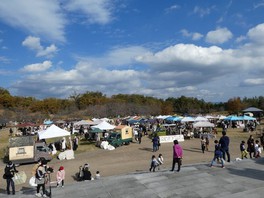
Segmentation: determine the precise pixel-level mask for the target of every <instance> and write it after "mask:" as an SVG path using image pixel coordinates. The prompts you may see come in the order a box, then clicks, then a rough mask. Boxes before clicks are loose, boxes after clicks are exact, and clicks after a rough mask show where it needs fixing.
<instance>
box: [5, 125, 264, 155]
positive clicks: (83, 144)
mask: <svg viewBox="0 0 264 198" xmlns="http://www.w3.org/2000/svg"><path fill="white" fill-rule="evenodd" d="M263 128H264V127H263V123H261V125H258V127H257V130H256V131H254V132H251V133H248V132H243V129H241V128H235V129H228V136H229V137H230V139H231V140H232V143H234V144H236V145H239V143H240V142H241V141H242V140H244V141H247V139H248V137H249V135H253V136H254V138H258V137H259V136H260V134H261V131H262V129H263ZM217 131H218V135H217V136H218V137H220V136H221V131H222V129H221V128H217ZM9 137H10V136H9V128H6V129H2V130H0V158H1V159H2V160H3V159H4V156H5V154H6V152H7V151H8V144H9V143H8V140H9ZM72 138H73V137H72ZM59 139H60V138H56V139H47V140H46V141H47V143H48V144H49V143H52V142H55V141H57V140H59ZM97 149H99V148H98V147H96V146H95V142H93V141H87V140H85V139H84V138H83V139H80V141H79V147H78V150H77V151H76V152H75V153H76V154H80V153H84V152H87V151H93V150H97ZM55 157H57V156H56V155H55V156H54V158H55Z"/></svg>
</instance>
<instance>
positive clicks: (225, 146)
mask: <svg viewBox="0 0 264 198" xmlns="http://www.w3.org/2000/svg"><path fill="white" fill-rule="evenodd" d="M229 142H230V141H229V137H228V136H227V135H226V131H223V132H222V137H221V138H220V140H219V144H220V146H221V150H222V152H223V159H224V160H226V155H227V162H230V153H229Z"/></svg>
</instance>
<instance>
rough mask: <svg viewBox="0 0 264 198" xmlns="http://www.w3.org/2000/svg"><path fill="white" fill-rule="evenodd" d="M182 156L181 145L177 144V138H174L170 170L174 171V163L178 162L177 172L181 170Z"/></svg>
mask: <svg viewBox="0 0 264 198" xmlns="http://www.w3.org/2000/svg"><path fill="white" fill-rule="evenodd" d="M182 157H183V150H182V147H181V145H179V142H178V140H174V145H173V161H172V168H171V171H174V167H175V163H177V164H178V169H177V172H179V171H180V170H181V165H182Z"/></svg>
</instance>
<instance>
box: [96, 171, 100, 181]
mask: <svg viewBox="0 0 264 198" xmlns="http://www.w3.org/2000/svg"><path fill="white" fill-rule="evenodd" d="M100 177H101V175H100V172H99V171H96V174H95V179H100Z"/></svg>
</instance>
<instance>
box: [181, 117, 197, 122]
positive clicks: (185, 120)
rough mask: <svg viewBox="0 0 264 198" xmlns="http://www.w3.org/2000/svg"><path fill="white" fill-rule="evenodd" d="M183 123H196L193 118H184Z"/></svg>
mask: <svg viewBox="0 0 264 198" xmlns="http://www.w3.org/2000/svg"><path fill="white" fill-rule="evenodd" d="M181 122H194V118H193V117H184V118H182V119H181Z"/></svg>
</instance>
